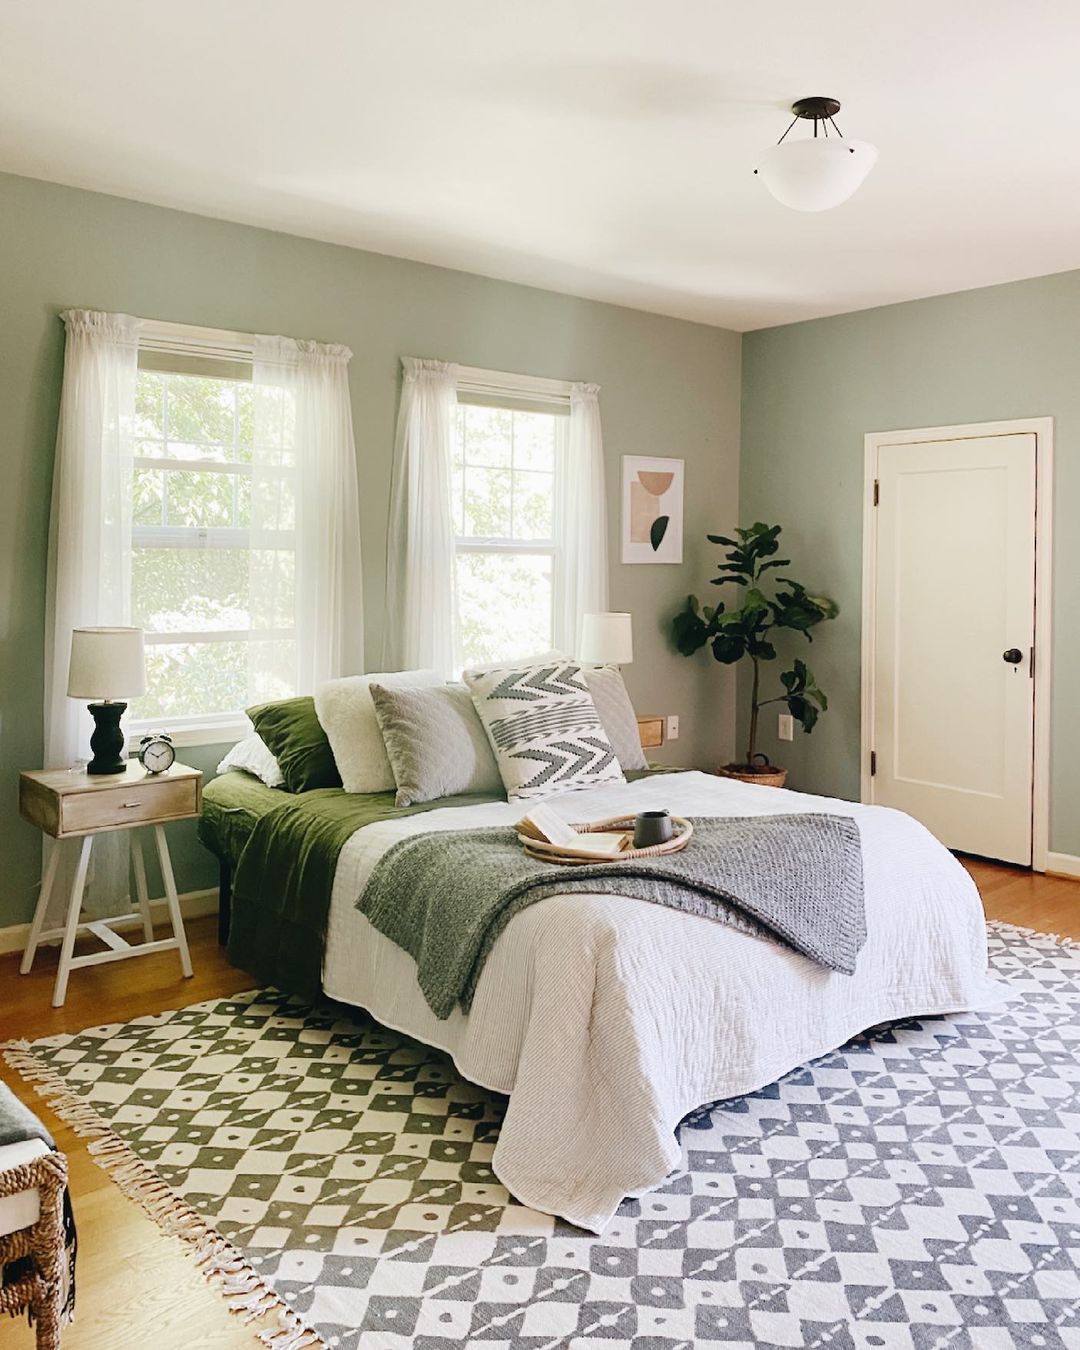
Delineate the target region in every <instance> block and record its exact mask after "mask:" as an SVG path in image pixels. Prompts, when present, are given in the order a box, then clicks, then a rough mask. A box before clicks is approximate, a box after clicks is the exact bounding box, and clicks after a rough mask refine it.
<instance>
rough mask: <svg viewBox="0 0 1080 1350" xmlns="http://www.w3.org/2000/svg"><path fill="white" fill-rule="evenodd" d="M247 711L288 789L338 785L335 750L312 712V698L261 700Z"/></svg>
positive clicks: (339, 780) (339, 777) (338, 776)
mask: <svg viewBox="0 0 1080 1350" xmlns="http://www.w3.org/2000/svg"><path fill="white" fill-rule="evenodd" d="M247 715H248V716H249V717H250V718H251V720H252V722H253V723H254V725H255V730H256V731H257V732H258V733H259V735H260V736H261V737H262V739H263V743H264V744H265V746H266V748H267V749H268V750H269V751H270V753H271V754H272V755H273V756H274V758H275V759H276V760H277V762H278V767H279V768H280V769H281V775H282V777H283V778H284V779H285V787H286V789H287V790H288V791H289V792H308V791H309V790H310V789H311V788H333V787H340V786H341V775H340V774H339V773H338V769H337V764H336V763H335V761H334V752H333V751H332V750H331V749H330V742H329V741H328V740H327V739H326V732H325V731H323V729H322V723H321V722H320V721H319V719H318V717H316V715H315V700H314V699H313V698H311V697H310V696H307V697H304V698H285V699H281V700H280V701H279V702H277V703H260V704H259V705H258V707H255V708H248V710H247Z"/></svg>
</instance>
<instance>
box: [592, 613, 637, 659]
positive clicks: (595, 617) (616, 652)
mask: <svg viewBox="0 0 1080 1350" xmlns="http://www.w3.org/2000/svg"><path fill="white" fill-rule="evenodd" d="M633 659H634V635H633V623H632V620H631V617H630V615H629V614H586V615H584V616H583V617H582V620H581V644H580V650H579V652H578V660H579V661H588V662H589V663H590V664H591V665H596V666H626V665H629V664H630V662H631V661H632V660H633Z"/></svg>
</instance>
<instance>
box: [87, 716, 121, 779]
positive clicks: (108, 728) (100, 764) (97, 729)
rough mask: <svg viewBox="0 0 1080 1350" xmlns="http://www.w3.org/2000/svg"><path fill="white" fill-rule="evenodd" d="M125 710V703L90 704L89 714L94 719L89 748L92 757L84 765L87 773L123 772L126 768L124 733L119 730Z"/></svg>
mask: <svg viewBox="0 0 1080 1350" xmlns="http://www.w3.org/2000/svg"><path fill="white" fill-rule="evenodd" d="M126 712H127V704H126V703H91V704H90V716H91V717H92V718H93V719H94V733H93V735H92V736H91V737H90V749H91V750H93V752H94V758H93V759H92V760H91V761H90V763H89V764H88V765H87V766H86V772H87V773H93V774H107V773H124V772H125V770H126V769H127V761H126V760H125V759H124V733H123V732H122V731H121V730H120V719H121V717H123V715H124V713H126Z"/></svg>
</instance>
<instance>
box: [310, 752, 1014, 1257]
mask: <svg viewBox="0 0 1080 1350" xmlns="http://www.w3.org/2000/svg"><path fill="white" fill-rule="evenodd" d="M552 805H554V807H555V809H556V810H558V811H559V812H560V813H561V814H562V815H563V816H565V817H566V819H568V820H570V821H574V822H580V821H587V820H600V819H603V818H604V817H606V816H612V815H616V814H619V813H632V812H634V811H638V810H644V809H648V808H657V807H667V808H668V809H670V810H671V811H673V812H675V813H677V814H679V815H691V816H692V815H700V816H750V815H778V814H785V813H793V812H799V811H830V812H835V813H837V814H843V815H849V816H852V817H853V818H854V819H855V820H857V821H858V824H859V829H860V833H861V836H862V848H863V868H864V879H865V887H866V918H867V927H868V938H867V942H866V946H865V947H864V948H863V951H862V953H861V955H860V957H859V962H858V969H857V971H856V973H855V975H854V976H846V975H840V974H835V973H831V972H829V971H827V970H824V969H822V968H821V967H820V966H817V965H815V964H813V963H812V962H810V961H809V960H807V959H806V958H804V957H802V956H798V955H796V954H795V953H794V952H791V951H789V950H787V949H786V948H784V947H781V946H779V945H778V944H776V943H773V942H767V941H764V940H762V939H760V938H754V937H749V936H747V935H746V934H744V933H739V932H736V931H735V930H733V929H731V928H728V927H724V926H723V925H721V924H719V923H714V922H712V921H711V920H708V919H702V918H698V917H696V916H695V915H690V914H682V913H678V912H676V911H674V910H670V909H666V908H663V907H661V906H658V905H652V904H649V903H647V902H644V901H640V900H628V899H626V900H624V899H620V898H619V897H617V896H610V895H607V896H600V895H597V896H587V895H574V896H564V897H558V898H554V899H549V900H544V901H541V902H539V903H537V904H534V905H531V906H529V907H528V908H527V909H525V910H523V911H522V912H521V913H519V914H518V915H517V916H516V917H515V918H514V919H512V920H511V922H510V923H509V924H508V925H507V927H506V929H505V930H504V931H503V933H502V935H501V936H500V937H499V939H498V941H497V942H496V944H495V946H494V948H493V950H492V952H491V955H490V957H489V958H488V961H487V964H486V966H485V968H484V971H483V974H482V976H481V978H480V982H479V985H478V988H477V991H476V997H475V1000H474V1002H473V1006H472V1011H471V1012H470V1013H469V1014H468V1016H466V1015H464V1014H463V1013H462V1012H461V1010H460V1009H458V1010H456V1011H455V1012H454V1014H453V1016H451V1017H450V1018H449V1019H448V1020H447V1021H445V1022H440V1021H439V1020H438V1019H437V1018H436V1017H435V1016H434V1014H433V1013H432V1012H431V1010H430V1009H429V1008H428V1006H427V1004H426V1003H425V1002H424V998H423V995H422V994H421V992H420V989H419V986H418V984H417V981H416V967H415V964H414V962H413V960H412V958H411V957H410V956H408V955H407V954H406V953H405V952H403V951H402V950H401V949H400V948H399V947H397V946H395V945H394V944H393V943H392V942H390V941H389V939H387V938H385V937H383V936H382V934H380V933H378V932H377V931H376V930H375V929H374V928H373V927H372V926H371V924H370V923H368V921H367V920H366V919H365V918H364V917H363V915H361V914H360V913H359V912H358V911H357V909H356V901H357V898H358V897H359V895H360V893H361V891H362V890H363V887H364V883H365V881H366V879H367V877H368V876H369V875H370V872H371V869H372V867H373V866H374V864H375V862H376V861H377V859H378V858H379V857H380V856H381V855H382V853H383V852H384V851H385V850H386V849H387V848H388V847H389V846H390V845H391V844H393V843H394V842H395V841H396V840H398V839H400V838H402V837H403V836H405V835H407V834H412V833H417V832H423V831H429V830H457V829H472V828H475V827H477V826H483V825H508V824H511V823H513V822H514V821H516V820H517V819H519V818H520V817H521V815H522V814H523V808H522V806H521V804H520V803H503V802H499V803H494V804H491V805H485V806H470V807H448V808H445V809H441V810H436V811H432V812H430V813H427V814H422V815H418V816H412V817H408V818H405V819H401V820H395V821H386V822H381V823H379V824H375V825H368V826H365V827H364V828H363V829H360V830H358V831H357V832H356V833H355V834H354V835H353V837H352V838H351V839H350V840H349V841H348V843H347V844H346V845H345V847H344V849H343V850H342V852H341V855H340V858H339V861H338V869H337V874H336V877H335V881H334V890H333V897H332V901H331V909H330V919H329V928H328V935H327V944H326V955H325V958H324V963H323V987H324V989H325V991H326V993H327V994H328V995H330V997H331V998H335V999H338V1000H340V1001H341V1002H343V1003H348V1004H352V1005H354V1006H357V1007H362V1008H366V1009H367V1010H368V1011H369V1012H371V1013H372V1015H373V1016H374V1017H376V1018H377V1019H378V1020H379V1021H380V1022H382V1023H383V1024H384V1025H385V1026H388V1027H392V1028H394V1029H396V1030H400V1031H404V1032H407V1033H408V1034H409V1035H410V1036H413V1037H415V1038H416V1039H417V1040H419V1041H423V1042H425V1043H426V1044H428V1045H433V1046H437V1047H439V1048H440V1049H442V1050H445V1051H447V1052H448V1053H449V1054H450V1055H451V1056H452V1057H453V1059H454V1062H455V1064H456V1065H457V1067H458V1069H459V1070H460V1072H461V1073H462V1075H463V1076H464V1077H465V1078H467V1079H470V1080H471V1081H472V1082H474V1083H479V1084H481V1085H482V1086H484V1087H487V1088H491V1089H494V1090H495V1091H497V1092H502V1093H507V1094H509V1097H510V1102H509V1106H508V1109H507V1113H506V1119H505V1121H504V1123H503V1126H502V1130H501V1133H500V1135H499V1141H498V1144H497V1146H496V1149H495V1154H494V1159H493V1167H494V1170H495V1173H496V1175H497V1176H498V1177H499V1180H500V1181H502V1183H503V1184H504V1185H505V1186H506V1187H507V1188H508V1189H509V1190H510V1191H511V1192H512V1193H513V1194H514V1195H515V1196H516V1197H517V1198H518V1199H519V1200H521V1201H522V1202H523V1203H525V1204H527V1205H531V1206H532V1207H533V1208H535V1209H539V1210H543V1211H545V1212H547V1213H549V1214H556V1215H559V1216H561V1217H562V1218H565V1219H568V1220H569V1221H570V1222H571V1223H574V1224H577V1225H579V1226H580V1227H582V1228H586V1229H589V1230H590V1231H592V1232H596V1233H599V1232H602V1231H603V1229H604V1227H605V1226H606V1225H607V1223H608V1222H609V1221H610V1219H611V1218H612V1216H613V1215H614V1213H615V1210H616V1209H617V1208H618V1206H619V1204H620V1202H621V1201H622V1200H623V1198H624V1197H625V1196H628V1195H640V1194H642V1193H644V1192H645V1191H648V1190H651V1189H652V1188H653V1187H655V1186H657V1185H659V1184H660V1182H662V1181H663V1180H664V1178H665V1177H666V1176H667V1175H668V1174H669V1173H670V1172H671V1171H672V1170H673V1169H674V1168H675V1167H677V1166H678V1164H679V1161H680V1150H679V1145H678V1142H677V1140H676V1138H675V1134H674V1131H675V1127H676V1125H677V1124H678V1122H679V1121H680V1120H681V1118H682V1117H683V1116H684V1115H686V1114H687V1112H689V1111H691V1110H693V1108H695V1107H697V1106H701V1105H703V1104H704V1103H706V1102H711V1101H719V1100H722V1099H724V1098H727V1097H733V1096H737V1095H739V1094H741V1093H745V1092H751V1091H754V1090H756V1089H757V1088H760V1087H764V1086H765V1085H766V1084H768V1083H771V1082H774V1081H775V1080H776V1079H777V1078H779V1077H781V1076H782V1075H783V1074H784V1073H786V1072H787V1071H788V1070H790V1069H793V1068H795V1067H797V1066H798V1065H799V1064H803V1063H805V1062H806V1061H807V1060H811V1059H813V1058H815V1057H816V1056H818V1055H822V1054H825V1053H827V1052H828V1051H829V1050H832V1049H834V1048H836V1047H837V1046H839V1045H842V1044H843V1043H844V1042H845V1041H846V1040H848V1039H849V1038H850V1037H851V1036H853V1035H855V1034H856V1033H858V1032H859V1031H862V1030H864V1029H865V1028H866V1027H869V1026H873V1025H874V1024H876V1023H879V1022H884V1021H888V1020H890V1019H893V1018H900V1017H906V1016H911V1015H914V1014H918V1013H942V1012H950V1011H958V1010H960V1009H965V1008H974V1007H980V1006H986V1005H987V1004H989V1003H992V1002H994V1001H996V1000H997V999H998V998H999V997H1000V995H999V993H998V987H997V986H996V985H995V984H994V982H993V981H991V980H990V979H989V978H988V977H987V973H986V936H985V925H984V920H983V910H982V904H981V902H980V900H979V895H978V892H977V891H976V889H975V886H974V884H973V883H972V881H971V879H970V878H969V876H968V875H967V873H966V872H965V871H964V869H963V868H962V867H961V866H960V864H959V863H958V862H957V861H956V859H955V858H953V857H952V855H951V854H949V853H948V852H947V851H946V850H945V849H944V848H943V847H942V845H941V844H939V843H938V842H937V840H936V839H934V838H933V837H932V836H931V835H930V834H929V833H928V832H927V831H926V830H925V829H924V828H923V827H922V826H921V825H919V824H917V823H916V822H915V821H914V820H912V819H911V818H910V817H908V816H905V815H902V814H901V813H899V812H896V811H891V810H888V809H886V808H883V807H871V806H858V805H854V804H852V803H849V802H841V801H835V800H833V799H831V798H824V797H810V796H806V795H804V794H802V793H795V792H785V791H778V790H777V789H774V788H763V787H754V786H749V785H746V784H742V783H737V782H735V781H733V780H731V779H723V778H715V777H713V776H711V775H708V774H704V773H681V774H670V775H663V776H659V777H653V778H648V779H643V780H641V781H640V782H636V783H621V784H618V785H615V786H605V787H597V788H591V789H589V790H587V791H583V792H575V793H571V794H567V795H566V796H564V797H560V798H557V799H553V801H552ZM447 903H448V904H452V903H453V897H452V896H448V897H447Z"/></svg>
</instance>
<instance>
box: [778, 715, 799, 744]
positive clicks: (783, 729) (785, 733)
mask: <svg viewBox="0 0 1080 1350" xmlns="http://www.w3.org/2000/svg"><path fill="white" fill-rule="evenodd" d="M776 735H777V738H778V739H779V740H781V741H793V740H794V739H795V719H794V717H792V715H791V713H780V714H779V716H778V717H777V719H776Z"/></svg>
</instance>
